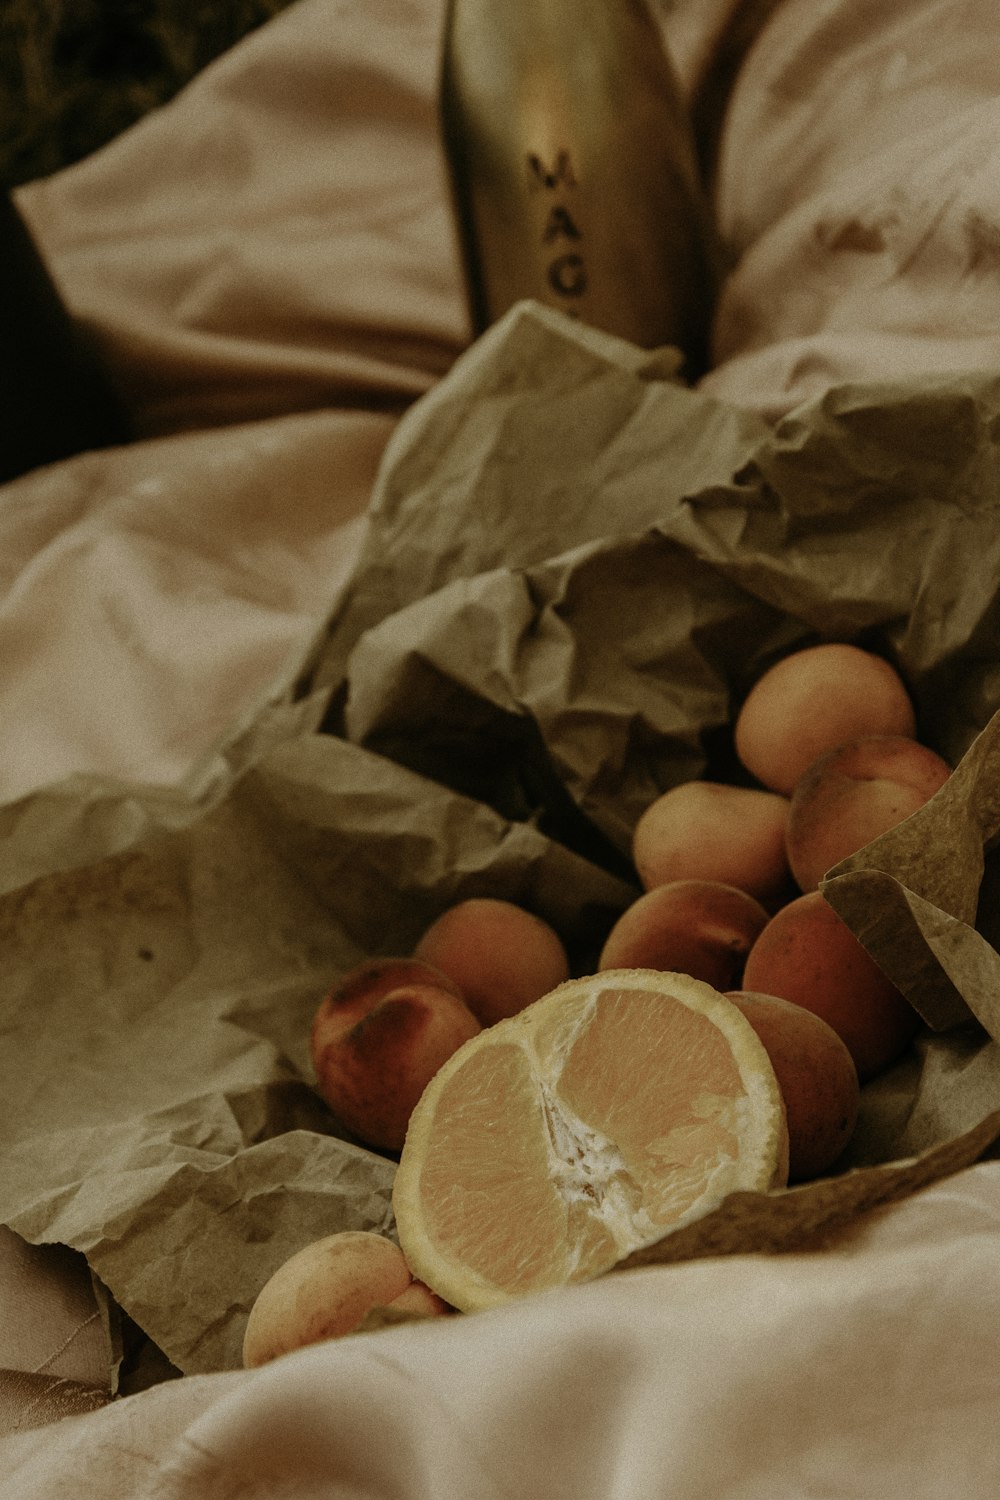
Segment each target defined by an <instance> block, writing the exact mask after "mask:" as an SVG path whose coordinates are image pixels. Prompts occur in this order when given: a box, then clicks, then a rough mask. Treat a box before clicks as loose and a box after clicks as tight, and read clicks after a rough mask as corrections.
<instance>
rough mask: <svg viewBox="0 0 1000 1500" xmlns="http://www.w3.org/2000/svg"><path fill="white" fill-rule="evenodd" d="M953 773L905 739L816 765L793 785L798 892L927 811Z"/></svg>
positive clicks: (864, 742)
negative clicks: (913, 815) (927, 804)
mask: <svg viewBox="0 0 1000 1500" xmlns="http://www.w3.org/2000/svg"><path fill="white" fill-rule="evenodd" d="M950 775H951V767H950V766H949V765H948V763H947V761H944V760H942V759H941V757H940V755H936V754H935V753H934V751H933V750H929V749H928V748H927V747H926V746H925V745H920V744H918V743H917V741H916V740H912V739H908V738H907V737H905V736H904V735H867V736H864V737H863V738H861V739H854V740H848V741H847V742H846V744H843V745H838V746H837V747H836V749H833V750H828V751H827V752H826V754H825V755H821V756H820V758H819V760H817V761H814V762H813V764H812V765H811V766H810V767H809V769H808V770H807V771H806V772H805V773H804V774H803V775H802V776H800V777H799V779H798V781H797V782H796V783H795V790H794V791H793V792H792V796H791V801H790V803H789V812H788V826H787V829H786V833H785V841H786V848H787V852H788V863H789V865H790V867H791V871H792V874H793V875H794V877H795V881H796V884H797V885H798V886H799V889H800V890H803V891H811V890H815V888H816V887H817V886H818V885H819V882H820V880H821V878H822V877H823V876H824V875H825V874H826V872H827V870H829V869H831V868H832V866H833V865H835V864H837V863H838V862H839V861H840V860H842V859H846V858H847V856H848V855H849V854H854V853H855V852H856V851H857V850H858V849H862V848H864V846H865V844H870V843H871V841H872V839H874V838H877V837H878V835H879V834H880V833H885V832H886V831H887V829H889V828H894V827H895V826H896V824H897V823H901V822H902V821H903V819H904V818H908V817H909V816H910V814H911V813H914V812H916V811H917V809H918V808H919V807H923V805H924V803H925V802H927V801H929V800H930V798H931V797H933V795H934V793H935V792H936V791H938V790H939V788H940V787H942V786H944V784H945V782H946V781H947V780H948V777H949V776H950Z"/></svg>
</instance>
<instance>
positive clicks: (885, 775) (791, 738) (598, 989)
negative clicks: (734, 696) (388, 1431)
mask: <svg viewBox="0 0 1000 1500" xmlns="http://www.w3.org/2000/svg"><path fill="white" fill-rule="evenodd" d="M734 745H735V750H736V754H737V756H738V758H739V761H740V762H741V764H742V767H743V769H744V771H745V773H746V776H747V780H748V781H750V782H752V783H753V784H748V785H728V784H727V785H723V784H722V783H717V782H710V781H704V780H703V781H695V782H689V783H686V784H684V785H681V786H677V787H674V788H672V789H671V790H669V791H667V792H665V793H663V794H662V795H661V796H660V797H658V798H657V799H656V800H655V801H654V802H653V803H652V804H651V805H650V806H649V807H648V808H647V809H646V811H645V813H644V814H643V816H642V817H641V818H640V819H639V821H638V823H637V825H636V827H635V830H634V837H633V846H632V855H633V861H634V865H635V869H636V874H637V877H638V881H639V884H640V886H641V887H642V888H643V893H642V894H641V895H640V896H638V897H637V898H636V900H635V901H634V902H633V903H632V904H631V905H630V906H629V907H628V908H627V909H626V910H625V911H624V912H623V913H622V914H621V915H620V917H619V918H618V920H617V921H616V922H615V923H614V925H613V926H612V928H611V930H610V931H609V932H608V933H607V935H606V938H605V941H604V943H603V947H602V948H601V950H600V956H599V959H598V961H597V965H596V972H595V973H594V974H592V975H587V976H581V977H578V978H572V977H571V973H570V961H569V958H568V955H567V952H566V950H565V948H564V946H563V944H562V942H561V941H560V938H559V936H558V934H557V933H556V932H555V931H554V930H553V929H552V927H550V926H549V925H548V924H547V923H546V922H544V921H543V920H542V919H541V918H540V917H538V916H536V915H534V914H533V913H530V912H528V911H526V910H524V909H522V908H520V907H519V906H517V905H515V904H513V903H511V902H509V901H504V900H499V899H494V898H478V899H472V900H465V901H462V902H459V903H457V904H456V905H454V906H452V907H451V908H450V909H448V910H446V911H445V912H444V913H443V914H442V915H441V916H440V917H438V919H437V920H436V921H435V922H433V923H432V924H431V926H430V927H429V928H428V929H427V931H426V932H425V933H424V935H423V936H422V937H421V939H420V941H419V942H418V943H417V944H416V947H415V949H414V951H413V952H412V953H411V954H408V955H405V956H401V957H390V958H382V959H375V960H372V961H371V962H368V963H365V964H362V965H360V966H359V967H358V968H356V969H354V970H352V971H351V972H350V973H349V974H347V975H346V976H344V977H343V978H342V979H341V981H340V982H339V984H338V985H337V986H336V987H335V988H334V989H333V990H332V991H331V993H330V994H328V995H327V996H326V997H325V999H324V1000H323V1002H322V1004H321V1005H320V1006H319V1009H318V1011H317V1013H316V1016H315V1021H314V1025H313V1030H312V1037H311V1050H312V1058H313V1063H314V1066H315V1070H316V1078H317V1086H318V1088H319V1091H320V1093H321V1094H322V1096H323V1098H324V1099H325V1100H326V1102H327V1103H328V1105H329V1107H330V1109H331V1111H332V1112H333V1114H334V1115H335V1116H336V1118H337V1119H338V1120H339V1121H340V1122H341V1124H342V1125H344V1126H346V1127H347V1129H348V1130H350V1131H351V1132H352V1133H354V1134H355V1135H356V1136H357V1137H358V1138H359V1139H360V1140H361V1141H363V1142H364V1143H366V1144H367V1145H369V1146H372V1147H374V1148H376V1149H378V1150H381V1151H384V1152H388V1153H390V1154H393V1155H397V1154H398V1155H399V1158H400V1159H399V1166H398V1169H397V1175H396V1184H395V1189H394V1195H393V1206H394V1210H395V1216H396V1222H397V1228H398V1231H399V1237H400V1244H401V1245H402V1252H401V1255H402V1262H401V1263H394V1267H393V1269H394V1271H395V1277H396V1279H395V1280H393V1281H392V1288H394V1287H396V1284H397V1281H398V1282H399V1288H398V1291H395V1292H394V1296H393V1298H391V1299H389V1301H390V1303H391V1302H392V1301H393V1300H394V1299H395V1297H398V1296H401V1295H402V1294H403V1293H404V1292H406V1293H407V1295H408V1296H409V1297H410V1298H411V1300H412V1299H414V1298H418V1297H419V1298H423V1299H424V1302H427V1306H426V1308H425V1309H424V1310H425V1311H434V1312H446V1311H448V1310H449V1309H450V1308H451V1307H458V1308H461V1309H463V1310H471V1309H474V1308H479V1307H486V1306H492V1305H494V1304H496V1303H497V1302H501V1301H504V1300H506V1299H507V1298H508V1297H510V1296H513V1295H520V1294H523V1293H524V1292H527V1291H533V1290H542V1289H544V1288H546V1287H549V1286H554V1285H561V1284H565V1283H567V1282H572V1281H575V1280H581V1279H588V1278H591V1277H593V1276H594V1275H598V1274H600V1273H601V1272H602V1271H604V1270H607V1269H610V1267H611V1266H613V1265H614V1264H615V1263H616V1262H617V1261H618V1260H620V1259H622V1258H623V1257H624V1256H625V1255H627V1254H628V1253H630V1251H631V1250H633V1249H635V1248H637V1247H638V1246H640V1245H642V1244H644V1243H649V1242H651V1241H652V1240H655V1239H657V1238H659V1237H661V1236H662V1235H663V1234H664V1233H666V1232H668V1230H670V1229H673V1228H677V1227H679V1226H680V1225H682V1224H684V1223H687V1222H690V1221H691V1220H692V1219H693V1218H696V1217H698V1216H699V1215H700V1214H703V1213H705V1212H707V1211H708V1210H709V1209H710V1208H712V1207H714V1206H715V1205H716V1204H717V1203H718V1202H720V1201H721V1200H722V1198H723V1197H725V1196H726V1195H727V1194H728V1193H730V1192H732V1191H734V1190H735V1189H737V1188H750V1189H761V1190H763V1189H768V1188H771V1187H774V1186H777V1185H784V1184H785V1183H786V1182H801V1181H805V1180H808V1179H810V1178H815V1177H818V1176H821V1175H823V1174H824V1173H826V1172H829V1171H830V1170H831V1169H834V1170H835V1164H836V1162H837V1159H838V1157H839V1156H840V1155H841V1154H842V1152H843V1150H844V1147H845V1146H846V1144H847V1142H848V1140H849V1139H850V1136H851V1134H852V1132H853V1130H854V1126H855V1123H856V1120H857V1114H858V1108H859V1099H860V1085H861V1083H863V1082H864V1081H865V1080H867V1079H869V1078H871V1077H873V1076H874V1075H875V1074H877V1073H878V1072H880V1071H882V1070H883V1069H885V1068H886V1067H887V1066H888V1065H889V1064H890V1063H892V1062H893V1061H894V1060H896V1059H897V1058H898V1057H899V1056H900V1054H901V1053H902V1051H903V1050H904V1049H905V1048H906V1047H907V1046H908V1045H909V1043H910V1041H911V1040H912V1038H913V1035H914V1033H915V1031H916V1029H917V1026H918V1017H917V1015H916V1013H915V1012H914V1011H913V1009H912V1008H911V1007H910V1005H909V1004H908V1003H907V1001H906V1000H905V998H904V997H903V996H902V995H901V994H900V993H899V992H898V991H897V990H896V989H895V988H894V987H893V986H892V985H891V984H890V983H889V981H888V980H887V978H886V977H885V976H884V975H883V974H882V972H881V971H880V970H879V969H878V967H877V965H876V964H875V963H874V961H873V960H872V959H871V958H870V957H869V955H868V954H867V952H866V951H865V949H864V948H863V947H862V946H861V944H860V943H859V942H858V940H857V939H856V938H855V937H854V935H853V933H852V932H851V931H850V930H849V928H848V927H847V926H846V925H845V924H844V923H843V922H842V921H841V919H840V918H839V917H838V915H837V914H836V912H835V911H834V910H833V908H832V907H831V906H830V905H829V904H828V903H827V902H826V901H825V899H824V898H823V896H822V894H821V893H820V891H819V890H818V885H819V882H820V880H821V878H822V876H823V875H824V874H825V872H826V871H827V870H828V869H830V868H831V867H832V866H833V865H835V864H836V863H838V862H839V861H840V860H841V859H843V858H845V857H847V856H848V855H850V854H852V853H854V852H855V851H856V850H858V849H860V848H861V847H863V846H864V845H865V844H867V843H869V842H870V841H871V840H872V839H874V838H875V837H877V836H878V835H879V834H881V833H883V832H885V831H886V830H888V829H889V828H891V827H893V826H895V825H896V824H898V823H899V822H901V821H902V820H903V819H904V818H905V817H907V816H909V814H910V813H912V812H915V811H916V810H917V809H918V808H919V807H921V806H923V804H924V803H925V802H926V801H928V799H929V798H930V797H931V796H933V795H934V793H935V792H936V791H937V790H938V789H939V788H940V787H941V786H942V785H943V784H944V782H945V781H946V780H947V778H948V776H949V775H950V768H949V767H948V765H947V764H946V763H945V762H944V761H943V760H942V759H941V758H940V757H939V756H937V755H936V754H935V753H934V752H933V751H931V750H930V749H928V748H927V747H926V746H924V745H922V744H920V743H919V742H918V740H917V738H916V720H915V714H914V709H913V705H912V702H911V699H910V697H909V694H908V692H907V690H906V687H905V685H904V683H903V682H902V680H901V678H900V677H899V676H898V674H897V673H896V672H895V671H894V669H893V668H892V667H891V666H890V664H889V663H888V662H887V661H885V660H884V659H882V658H881V657H879V656H876V655H874V654H872V653H870V652H867V651H864V650H862V649H860V648H859V647H856V646H851V645H845V644H828V645H821V646H815V647H810V648H807V649H804V650H801V651H798V652H796V653H793V654H791V655H789V656H786V657H784V658H782V659H781V660H779V661H778V662H777V663H776V664H775V665H774V666H772V667H771V668H770V669H769V670H768V671H767V672H765V673H764V675H763V676H762V677H761V678H760V679H759V680H758V682H757V683H756V684H755V686H754V687H753V688H752V689H751V691H750V693H749V694H748V696H747V698H746V700H745V701H744V703H743V705H742V707H741V709H740V711H739V714H738V716H737V718H736V721H735V724H734ZM341 1238H342V1237H341V1236H333V1237H332V1241H331V1242H327V1241H323V1242H321V1244H322V1245H324V1246H325V1247H326V1249H325V1250H324V1251H323V1252H322V1254H320V1255H319V1257H318V1259H317V1256H313V1257H312V1258H310V1257H309V1256H307V1255H303V1256H302V1257H301V1258H300V1257H295V1258H294V1263H293V1262H290V1263H289V1265H290V1266H291V1268H292V1269H291V1270H286V1269H285V1268H282V1272H280V1273H279V1275H283V1276H284V1278H285V1281H284V1283H282V1284H280V1285H279V1288H278V1293H275V1292H274V1290H273V1288H272V1289H271V1290H270V1291H268V1288H265V1291H266V1292H268V1298H269V1300H268V1299H265V1297H264V1293H263V1292H262V1294H261V1299H259V1300H260V1301H261V1302H262V1303H263V1304H264V1311H263V1312H258V1309H257V1308H255V1310H254V1315H253V1316H252V1319H251V1328H250V1329H248V1339H249V1340H250V1348H251V1351H252V1350H253V1349H255V1348H258V1347H260V1344H259V1341H258V1343H254V1340H255V1339H258V1340H259V1335H258V1333H257V1332H256V1331H255V1329H256V1325H257V1324H258V1323H259V1321H260V1319H261V1318H262V1317H264V1315H265V1313H266V1311H267V1307H268V1306H270V1305H272V1304H273V1305H280V1301H279V1300H276V1299H277V1298H278V1297H279V1294H281V1295H287V1291H286V1292H285V1293H282V1290H281V1287H282V1285H285V1286H286V1287H287V1284H288V1283H289V1282H291V1281H294V1280H295V1277H296V1276H297V1277H298V1278H299V1280H300V1281H302V1280H303V1278H304V1284H303V1286H302V1287H299V1286H298V1285H297V1284H296V1292H295V1297H296V1298H297V1301H296V1305H297V1306H298V1307H299V1308H300V1309H301V1308H307V1309H308V1308H310V1307H311V1306H313V1304H314V1303H315V1302H316V1301H317V1299H318V1301H319V1303H320V1304H322V1305H324V1306H325V1305H328V1304H329V1301H330V1295H331V1293H330V1286H329V1280H330V1271H329V1267H330V1265H331V1264H333V1265H341V1266H343V1267H346V1268H347V1271H345V1272H344V1273H343V1274H341V1277H340V1283H343V1285H341V1284H340V1283H338V1286H339V1288H340V1290H339V1291H338V1292H337V1297H335V1298H334V1300H335V1301H336V1300H337V1299H338V1298H340V1294H341V1292H343V1297H344V1298H346V1302H347V1303H348V1304H349V1305H350V1307H351V1308H352V1309H353V1313H352V1316H353V1317H354V1322H353V1324H352V1325H351V1326H356V1325H357V1322H358V1321H359V1320H360V1319H361V1318H362V1317H363V1316H364V1313H365V1311H366V1310H367V1309H368V1308H369V1307H371V1306H374V1305H376V1304H378V1303H384V1302H385V1301H386V1296H385V1292H384V1288H383V1287H382V1281H383V1280H384V1276H383V1274H382V1270H383V1269H384V1267H382V1263H383V1262H384V1261H385V1260H386V1252H385V1251H384V1250H382V1249H378V1248H374V1247H373V1248H372V1252H371V1254H366V1248H367V1240H358V1239H357V1237H355V1239H354V1240H353V1241H352V1250H351V1254H350V1255H347V1256H346V1258H344V1259H343V1260H342V1261H339V1260H337V1259H336V1258H335V1257H334V1259H333V1260H331V1253H332V1251H334V1250H336V1249H337V1242H339V1240H340V1239H341ZM370 1238H371V1239H373V1240H374V1241H376V1242H377V1241H378V1240H379V1236H371V1237H370ZM393 1248H394V1249H395V1248H396V1247H393ZM379 1257H381V1260H379ZM317 1264H319V1265H321V1266H322V1267H323V1268H324V1269H323V1274H322V1275H321V1276H320V1277H319V1282H317V1278H316V1272H315V1267H316V1265H317ZM379 1267H382V1269H379V1270H378V1274H375V1272H376V1269H378V1268H379ZM348 1272H349V1273H350V1274H349V1275H348ZM345 1276H346V1277H347V1281H348V1282H350V1286H349V1287H347V1282H345V1279H344V1278H345ZM352 1276H353V1278H354V1280H353V1281H352V1280H351V1277H352ZM390 1279H391V1278H390ZM334 1280H335V1281H336V1275H335V1276H334ZM411 1284H412V1286H413V1290H412V1291H408V1288H410V1287H411ZM269 1285H270V1284H269ZM345 1287H346V1288H347V1289H346V1290H345ZM366 1288H367V1292H366ZM392 1288H390V1290H392ZM428 1288H430V1289H431V1290H428ZM335 1290H336V1289H335ZM429 1298H434V1299H436V1300H435V1301H434V1302H428V1301H427V1299H429ZM402 1305H406V1304H405V1303H404V1304H402ZM421 1305H422V1306H423V1303H422V1304H421ZM280 1321H281V1320H280V1319H279V1322H280ZM287 1321H288V1320H287V1318H286V1319H285V1323H286V1324H287ZM319 1321H320V1323H321V1324H323V1326H327V1327H329V1326H332V1325H331V1324H330V1320H329V1319H326V1321H325V1322H324V1319H323V1317H322V1316H320V1319H319ZM333 1322H334V1323H336V1324H337V1326H336V1329H335V1331H336V1332H343V1331H348V1330H347V1329H345V1328H344V1327H343V1326H341V1325H342V1324H343V1318H342V1317H341V1318H340V1321H339V1322H337V1319H334V1320H333ZM312 1336H314V1337H329V1336H331V1335H330V1333H329V1332H326V1333H318V1334H314V1335H312ZM299 1341H300V1342H301V1341H306V1340H305V1339H300V1340H299ZM265 1343H266V1340H265ZM256 1357H257V1356H256V1355H255V1356H254V1358H256ZM264 1357H269V1356H264Z"/></svg>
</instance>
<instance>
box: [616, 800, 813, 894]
mask: <svg viewBox="0 0 1000 1500" xmlns="http://www.w3.org/2000/svg"><path fill="white" fill-rule="evenodd" d="M787 816H788V799H787V797H782V796H780V795H779V794H778V793H777V792H765V791H760V790H759V789H758V788H756V787H743V786H726V785H724V784H723V783H721V782H718V781H685V782H682V783H681V784H680V785H679V786H675V787H671V788H670V790H669V791H666V792H663V793H662V795H661V796H659V797H657V798H656V800H655V801H654V802H651V803H650V804H649V806H648V807H647V808H646V810H645V812H644V813H643V814H642V816H641V817H640V818H639V821H638V822H637V823H636V825H635V829H634V831H633V834H632V860H633V863H634V864H635V868H636V874H637V875H638V877H639V881H640V883H641V884H642V885H643V886H644V887H645V889H646V890H647V891H648V890H652V888H653V887H654V886H657V885H666V884H667V883H668V882H669V881H671V880H716V881H719V882H721V884H723V885H736V886H739V888H740V890H743V891H748V892H749V893H750V895H751V896H756V898H757V900H758V901H761V902H763V903H764V905H765V906H767V905H770V904H771V903H772V902H774V901H775V900H776V898H777V897H778V896H780V895H783V894H784V893H785V892H786V891H787V888H788V885H789V883H790V876H789V872H788V862H787V859H786V856H785V822H786V819H787Z"/></svg>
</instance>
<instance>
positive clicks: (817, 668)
mask: <svg viewBox="0 0 1000 1500" xmlns="http://www.w3.org/2000/svg"><path fill="white" fill-rule="evenodd" d="M733 734H734V743H735V747H736V754H737V756H738V757H739V759H740V761H741V762H742V764H743V765H744V766H745V767H746V769H747V770H748V771H749V772H750V773H751V774H752V775H753V776H756V777H757V779H758V781H760V782H761V783H762V784H763V785H764V786H766V787H770V789H771V790H772V791H775V792H782V793H783V794H784V795H785V796H790V795H791V793H792V790H793V788H794V786H795V783H796V782H797V781H798V779H799V777H800V776H801V775H802V774H803V772H804V771H806V770H807V769H808V768H809V766H811V765H812V763H813V761H815V760H818V759H819V757H820V756H821V755H824V754H825V753H826V751H827V750H832V749H833V748H834V747H835V746H836V745H841V744H843V743H844V741H845V740H851V739H856V738H858V736H860V735H868V734H900V735H907V736H909V737H910V738H912V737H913V736H914V735H915V734H916V717H915V714H914V709H913V703H912V701H911V699H910V695H909V693H908V691H907V688H906V685H905V683H904V682H903V679H902V678H901V677H900V675H899V673H898V672H897V671H896V670H895V668H894V667H893V666H892V665H891V663H890V662H887V661H886V660H885V659H884V658H883V657H881V656H876V655H875V654H874V653H873V652H871V651H863V650H862V649H861V648H860V647H859V646H850V645H846V644H843V643H840V642H829V643H827V644H825V645H821V646H808V647H806V648H805V649H804V650H802V651H794V652H792V653H791V655H789V656H785V657H782V659H781V660H780V661H777V662H775V664H774V665H773V666H772V667H770V668H769V669H768V670H767V671H766V672H765V673H764V674H763V676H762V677H760V678H759V679H758V681H757V682H756V683H755V684H754V686H753V687H752V688H751V689H750V692H749V693H748V694H747V696H746V699H745V700H744V703H743V705H742V707H741V708H740V710H739V712H738V714H737V716H736V723H735V726H734V730H733Z"/></svg>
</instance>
